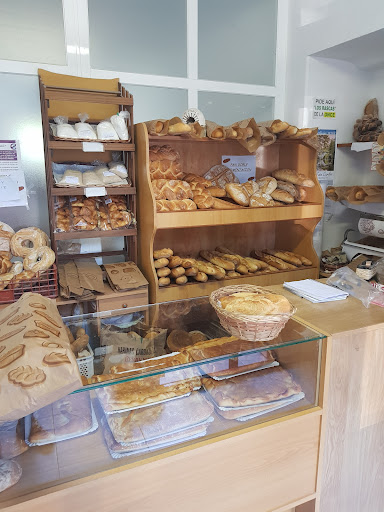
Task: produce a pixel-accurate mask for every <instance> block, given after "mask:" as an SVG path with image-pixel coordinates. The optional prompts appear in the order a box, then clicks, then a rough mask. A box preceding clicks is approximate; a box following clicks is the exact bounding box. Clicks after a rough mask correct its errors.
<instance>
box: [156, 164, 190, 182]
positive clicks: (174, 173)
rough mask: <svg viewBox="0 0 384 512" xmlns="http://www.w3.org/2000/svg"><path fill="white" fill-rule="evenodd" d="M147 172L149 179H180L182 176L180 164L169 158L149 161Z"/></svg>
mask: <svg viewBox="0 0 384 512" xmlns="http://www.w3.org/2000/svg"><path fill="white" fill-rule="evenodd" d="M149 172H150V175H151V180H152V181H153V180H158V179H165V180H181V179H182V178H183V176H184V174H183V172H182V171H181V168H180V164H179V162H177V161H171V160H154V161H152V162H150V165H149Z"/></svg>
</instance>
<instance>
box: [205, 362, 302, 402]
mask: <svg viewBox="0 0 384 512" xmlns="http://www.w3.org/2000/svg"><path fill="white" fill-rule="evenodd" d="M203 385H204V387H205V389H206V390H207V391H208V393H209V394H210V395H211V397H212V398H213V400H214V402H215V403H216V405H217V406H218V407H219V408H221V407H228V408H231V407H233V408H239V407H247V406H252V405H259V404H260V405H262V404H268V403H270V402H274V401H276V400H281V399H283V398H288V397H290V396H292V395H295V394H297V393H300V392H301V388H300V386H299V385H298V384H296V383H295V382H294V380H293V379H292V376H291V375H290V373H288V372H287V371H286V370H283V369H282V368H280V367H279V366H277V367H275V368H267V369H265V370H260V371H258V372H252V373H248V374H247V375H241V376H239V377H232V378H230V379H226V380H221V381H216V380H213V379H209V378H203Z"/></svg>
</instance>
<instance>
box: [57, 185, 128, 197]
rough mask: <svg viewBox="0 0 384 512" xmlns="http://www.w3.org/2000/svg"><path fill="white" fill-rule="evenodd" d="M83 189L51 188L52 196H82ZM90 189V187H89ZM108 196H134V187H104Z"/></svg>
mask: <svg viewBox="0 0 384 512" xmlns="http://www.w3.org/2000/svg"><path fill="white" fill-rule="evenodd" d="M84 188H85V187H52V188H51V194H52V195H53V196H80V195H81V196H82V195H84ZM89 188H92V187H89ZM106 191H107V195H108V196H126V195H134V194H136V187H128V186H127V187H106Z"/></svg>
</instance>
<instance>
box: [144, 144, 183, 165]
mask: <svg viewBox="0 0 384 512" xmlns="http://www.w3.org/2000/svg"><path fill="white" fill-rule="evenodd" d="M179 158H180V155H179V153H178V152H177V151H175V150H174V149H173V148H171V146H169V145H168V144H165V145H164V146H158V145H153V146H150V148H149V160H150V161H154V160H170V161H172V162H173V161H175V160H179Z"/></svg>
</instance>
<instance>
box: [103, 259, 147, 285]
mask: <svg viewBox="0 0 384 512" xmlns="http://www.w3.org/2000/svg"><path fill="white" fill-rule="evenodd" d="M104 268H105V270H106V272H107V279H108V282H109V284H110V285H111V288H112V289H113V290H114V291H118V292H120V291H124V290H134V289H136V288H140V286H146V285H147V284H148V281H147V280H146V279H145V277H144V276H143V274H142V273H141V272H140V270H139V268H138V267H137V265H136V264H135V263H133V261H125V262H124V263H113V264H107V265H104Z"/></svg>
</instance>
